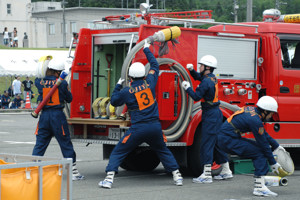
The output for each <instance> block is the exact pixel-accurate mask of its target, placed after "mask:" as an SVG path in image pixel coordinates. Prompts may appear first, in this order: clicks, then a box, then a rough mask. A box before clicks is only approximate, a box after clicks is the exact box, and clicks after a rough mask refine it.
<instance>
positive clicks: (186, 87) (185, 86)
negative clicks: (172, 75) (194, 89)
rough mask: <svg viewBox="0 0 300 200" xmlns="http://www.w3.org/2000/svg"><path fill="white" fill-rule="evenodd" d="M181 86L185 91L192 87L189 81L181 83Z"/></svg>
mask: <svg viewBox="0 0 300 200" xmlns="http://www.w3.org/2000/svg"><path fill="white" fill-rule="evenodd" d="M181 86H182V87H183V88H184V89H185V90H187V89H188V88H189V87H191V84H190V83H189V82H188V81H183V82H182V83H181Z"/></svg>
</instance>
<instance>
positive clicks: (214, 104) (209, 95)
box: [186, 70, 227, 165]
mask: <svg viewBox="0 0 300 200" xmlns="http://www.w3.org/2000/svg"><path fill="white" fill-rule="evenodd" d="M190 73H191V75H192V77H193V78H194V79H195V80H199V81H201V83H200V84H199V85H198V87H197V88H196V90H195V92H194V91H193V90H192V88H191V87H189V88H188V89H187V90H186V92H187V93H188V94H189V95H190V96H191V97H192V99H194V101H199V100H202V102H201V107H202V129H201V144H200V145H201V146H200V148H201V149H200V155H199V156H200V158H201V162H202V164H203V165H205V164H212V163H213V160H214V155H215V161H216V163H217V164H222V163H226V162H227V156H226V154H225V153H224V152H223V151H221V150H220V148H219V147H218V146H217V133H218V130H219V128H220V127H221V125H222V119H223V115H222V112H221V110H220V108H219V105H220V101H219V100H218V82H217V79H216V77H215V75H214V74H212V73H209V74H207V75H204V76H201V74H200V73H198V72H196V71H195V70H192V71H190Z"/></svg>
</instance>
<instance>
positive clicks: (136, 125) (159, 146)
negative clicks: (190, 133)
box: [98, 40, 183, 188]
mask: <svg viewBox="0 0 300 200" xmlns="http://www.w3.org/2000/svg"><path fill="white" fill-rule="evenodd" d="M149 46H150V44H149V43H148V42H147V40H145V44H144V53H145V55H146V57H147V59H148V61H149V63H150V66H151V67H150V71H149V73H148V75H147V76H146V77H145V66H144V65H143V64H142V63H140V62H135V63H133V64H132V65H131V66H130V68H129V73H128V74H129V76H130V78H131V80H132V82H131V85H130V86H129V87H125V88H123V89H122V83H123V82H124V79H121V78H120V80H119V81H118V83H117V85H116V87H115V89H114V91H113V93H112V96H111V105H113V106H115V107H117V106H121V105H123V104H126V105H127V107H128V111H129V113H130V116H131V127H130V128H129V129H128V131H126V133H125V135H124V136H123V137H122V138H121V139H120V141H119V143H118V144H117V146H116V147H115V148H114V150H113V151H112V153H111V155H110V158H109V163H108V165H107V167H106V173H107V176H106V177H105V179H104V180H103V181H100V182H99V184H98V185H99V187H103V188H111V187H112V184H113V180H114V175H115V174H116V173H118V167H119V166H120V164H121V163H122V161H123V159H124V158H125V157H126V155H127V154H128V153H130V152H131V151H132V150H134V149H135V148H136V147H137V146H138V145H140V144H142V143H143V142H146V143H147V144H149V145H150V147H151V148H152V149H153V150H155V151H156V153H157V155H158V157H159V158H160V160H161V162H162V164H163V165H164V167H165V169H166V170H167V171H168V172H172V174H173V180H174V184H175V185H178V186H181V185H183V178H182V176H181V174H180V172H179V170H178V168H179V166H178V164H177V162H176V160H175V158H174V156H173V154H172V153H171V151H170V150H169V149H168V148H167V146H166V144H165V142H166V138H165V136H164V135H163V133H162V128H161V124H160V122H159V115H158V106H157V102H156V101H155V86H156V83H157V80H158V73H159V65H158V62H157V61H156V59H155V57H154V55H153V54H152V53H151V51H150V49H149Z"/></svg>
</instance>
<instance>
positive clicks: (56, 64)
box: [48, 58, 65, 71]
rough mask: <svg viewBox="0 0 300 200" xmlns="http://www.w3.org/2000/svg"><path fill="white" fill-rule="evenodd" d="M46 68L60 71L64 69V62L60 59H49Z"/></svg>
mask: <svg viewBox="0 0 300 200" xmlns="http://www.w3.org/2000/svg"><path fill="white" fill-rule="evenodd" d="M48 69H53V70H57V71H62V70H64V69H65V63H64V62H63V61H61V60H57V59H55V58H54V59H52V60H50V61H49V64H48Z"/></svg>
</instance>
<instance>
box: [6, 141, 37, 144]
mask: <svg viewBox="0 0 300 200" xmlns="http://www.w3.org/2000/svg"><path fill="white" fill-rule="evenodd" d="M3 142H5V143H8V144H35V142H17V141H3Z"/></svg>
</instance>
